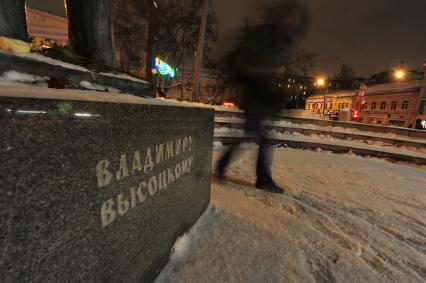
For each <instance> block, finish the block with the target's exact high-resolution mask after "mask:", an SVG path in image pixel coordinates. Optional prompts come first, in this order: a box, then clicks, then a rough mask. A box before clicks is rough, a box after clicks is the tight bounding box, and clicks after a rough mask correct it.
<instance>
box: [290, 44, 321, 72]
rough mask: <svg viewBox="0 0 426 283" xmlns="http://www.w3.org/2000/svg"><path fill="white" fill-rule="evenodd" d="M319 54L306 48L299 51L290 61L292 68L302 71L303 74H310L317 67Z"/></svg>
mask: <svg viewBox="0 0 426 283" xmlns="http://www.w3.org/2000/svg"><path fill="white" fill-rule="evenodd" d="M316 58H317V55H316V54H315V53H311V52H308V51H306V50H304V49H302V50H300V51H299V52H297V53H296V54H295V56H294V58H293V59H292V60H290V62H289V66H290V68H292V69H293V71H295V72H296V73H301V74H302V75H303V76H308V75H309V74H310V73H312V72H313V71H314V69H315V65H316Z"/></svg>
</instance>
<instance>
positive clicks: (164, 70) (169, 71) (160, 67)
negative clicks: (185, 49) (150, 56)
mask: <svg viewBox="0 0 426 283" xmlns="http://www.w3.org/2000/svg"><path fill="white" fill-rule="evenodd" d="M154 67H155V69H156V70H157V71H158V73H159V74H160V75H161V76H163V77H165V76H169V77H170V78H172V79H173V78H174V77H175V76H176V70H175V69H173V68H172V67H171V66H170V65H169V64H167V63H166V62H164V61H162V60H161V59H160V58H159V57H157V58H155V63H154Z"/></svg>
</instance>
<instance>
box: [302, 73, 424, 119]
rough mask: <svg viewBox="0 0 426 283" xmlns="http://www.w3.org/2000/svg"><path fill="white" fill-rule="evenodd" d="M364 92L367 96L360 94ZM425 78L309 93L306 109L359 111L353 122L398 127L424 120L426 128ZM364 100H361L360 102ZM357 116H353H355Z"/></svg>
mask: <svg viewBox="0 0 426 283" xmlns="http://www.w3.org/2000/svg"><path fill="white" fill-rule="evenodd" d="M361 92H364V93H365V95H364V96H363V97H360V96H359V95H360V94H361ZM424 92H426V91H425V84H424V82H423V81H419V80H417V81H407V82H398V83H390V84H382V85H375V86H372V87H369V88H366V89H363V90H362V91H361V90H351V91H341V92H333V93H328V94H327V95H325V94H316V95H312V96H309V97H308V98H307V100H306V105H305V110H309V111H313V112H317V113H324V112H329V111H330V112H332V113H334V112H336V111H341V110H351V111H352V112H354V110H358V111H357V115H358V116H357V118H356V119H353V120H354V121H357V122H361V123H365V124H374V125H383V126H397V127H411V126H413V125H414V124H415V123H416V120H418V119H419V120H421V121H422V124H423V125H424V126H425V127H426V96H425V95H423V93H424ZM361 100H362V102H361ZM352 118H354V117H352Z"/></svg>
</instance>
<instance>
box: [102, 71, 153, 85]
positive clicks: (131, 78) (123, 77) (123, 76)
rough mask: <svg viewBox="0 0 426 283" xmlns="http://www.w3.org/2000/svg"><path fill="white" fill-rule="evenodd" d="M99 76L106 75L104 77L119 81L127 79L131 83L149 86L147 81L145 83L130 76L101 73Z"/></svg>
mask: <svg viewBox="0 0 426 283" xmlns="http://www.w3.org/2000/svg"><path fill="white" fill-rule="evenodd" d="M99 74H101V75H104V76H108V77H113V78H119V79H126V80H131V81H135V82H140V83H146V84H148V82H147V81H144V80H142V79H139V78H135V77H132V76H130V75H128V74H113V73H99Z"/></svg>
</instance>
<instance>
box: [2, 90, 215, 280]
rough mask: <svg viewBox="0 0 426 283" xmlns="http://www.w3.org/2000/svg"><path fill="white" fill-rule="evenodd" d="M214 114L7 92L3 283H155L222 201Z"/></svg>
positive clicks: (116, 97)
mask: <svg viewBox="0 0 426 283" xmlns="http://www.w3.org/2000/svg"><path fill="white" fill-rule="evenodd" d="M212 137H213V110H211V109H206V108H193V107H182V106H179V105H177V104H172V103H167V102H161V101H160V102H158V101H156V100H154V99H142V98H137V97H132V96H128V95H120V94H107V93H106V94H104V93H98V92H94V93H90V92H82V91H67V90H63V91H58V90H50V89H44V88H28V87H25V88H19V87H4V86H2V87H1V88H0V153H1V157H0V161H1V162H0V196H1V197H0V220H1V221H0V223H1V227H0V243H1V260H0V281H1V282H147V281H152V280H153V279H154V278H155V276H156V274H157V273H158V271H159V270H160V269H161V267H162V266H163V265H164V264H165V263H166V262H167V259H168V256H169V254H170V250H171V248H172V246H173V244H174V242H175V240H176V238H177V237H178V236H180V235H182V234H183V233H184V232H185V231H186V230H188V229H189V228H190V227H191V226H192V225H193V224H194V223H195V222H196V220H197V219H198V217H199V216H200V215H201V214H202V213H203V212H204V210H205V209H206V207H207V206H208V204H209V201H210V175H211V156H212Z"/></svg>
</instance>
